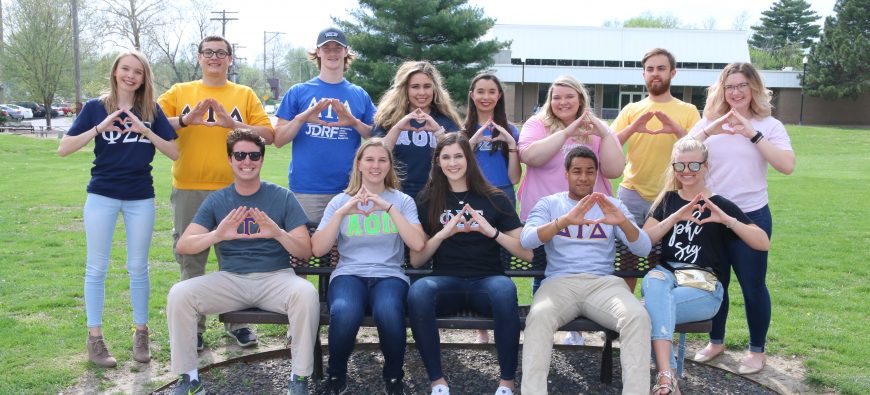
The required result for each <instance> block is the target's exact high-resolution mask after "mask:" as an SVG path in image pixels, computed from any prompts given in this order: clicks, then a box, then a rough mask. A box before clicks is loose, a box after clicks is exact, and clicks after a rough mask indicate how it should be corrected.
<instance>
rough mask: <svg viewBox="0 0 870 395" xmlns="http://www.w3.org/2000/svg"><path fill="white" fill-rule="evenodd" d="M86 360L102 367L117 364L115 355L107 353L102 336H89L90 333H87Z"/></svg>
mask: <svg viewBox="0 0 870 395" xmlns="http://www.w3.org/2000/svg"><path fill="white" fill-rule="evenodd" d="M88 360H90V361H91V362H93V363H95V364H97V365H98V366H102V367H104V368H114V367H115V366H117V365H118V362H117V361H115V357H113V356H112V354H109V349H108V348H106V342H105V341H103V337H102V336H91V335H90V334H88Z"/></svg>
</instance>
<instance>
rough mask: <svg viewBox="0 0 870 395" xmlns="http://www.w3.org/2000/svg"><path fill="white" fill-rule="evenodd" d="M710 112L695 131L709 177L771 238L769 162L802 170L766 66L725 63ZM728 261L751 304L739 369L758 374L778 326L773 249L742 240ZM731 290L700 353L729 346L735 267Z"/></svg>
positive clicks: (711, 354)
mask: <svg viewBox="0 0 870 395" xmlns="http://www.w3.org/2000/svg"><path fill="white" fill-rule="evenodd" d="M708 92H709V93H708V97H707V105H706V107H705V109H704V118H703V119H701V121H699V122H698V123H697V124H695V127H694V128H693V129H692V131H691V132H689V134H690V135H691V136H692V137H694V138H695V139H696V140H699V141H703V142H704V144H705V145H706V146H707V149H708V151H709V154H710V156H709V162H710V164H711V166H710V169H711V170H710V172H709V174H708V176H707V184H708V186H709V188H710V190H712V191H713V192H715V193H718V194H720V195H722V196H723V197H725V198H727V199H728V200H731V201H732V202H734V203H735V204H736V205H737V207H740V209H741V210H743V212H744V213H746V215H747V216H748V217H749V218H750V219H751V220H752V222H754V223H755V224H756V225H758V226H759V227H761V228H762V229H764V231H765V232H767V235H768V237H770V235H771V233H772V232H773V223H772V220H771V216H770V208H768V206H767V168H768V164H769V165H770V166H772V167H773V168H774V169H776V170H777V171H779V172H780V173H783V174H791V172H792V171H794V166H795V156H794V151H793V150H792V148H791V141H790V140H789V137H788V133H786V131H785V127H784V126H783V125H782V123H781V122H780V121H778V120H777V119H776V118H773V117H772V116H770V113H771V105H770V95H771V92H770V91H769V90H768V89H767V88H765V87H764V82H763V81H762V80H761V76H760V75H759V74H758V71H757V70H756V69H755V67H753V66H752V65H751V64H749V63H731V64H729V65H728V66H725V69H723V70H722V74H721V75H720V76H719V80H718V81H717V82H716V83H715V84H713V86H711V87H710V89H709V91H708ZM727 254H728V259H727V260H726V265H727V264H730V267H731V268H733V269H734V273H735V274H736V275H737V280H738V281H739V282H740V288H741V289H742V290H743V299H744V302H745V306H746V321H747V324H748V326H749V353H748V354H747V355H746V356H745V357H744V358H743V359H742V360H741V361H740V367H739V369H738V371H739V372H740V373H741V374H750V373H756V372H759V371H761V369H763V368H764V365H765V359H764V346H765V342H766V339H767V330H768V328H769V327H770V294H769V293H768V291H767V284H766V282H765V281H766V280H765V279H766V276H767V252H766V251H757V250H754V249H752V248H751V247H749V246H748V245H747V244H746V243H745V242H743V241H742V240H734V241H732V242H730V243H729V245H728V248H727ZM723 271H724V272H723V273H722V278H720V280H721V281H722V285H723V286H724V288H725V297H724V300H723V301H722V307H721V308H720V309H719V312H718V313H717V314H716V316H715V317H713V330H712V331H711V332H710V344H708V345H707V347H705V348H704V349H703V350H701V351H699V352H698V353H697V354H695V360H696V361H700V362H706V361H709V360H711V359H713V358H715V357H716V356H718V355H720V354H721V353H722V352H723V351H724V350H725V345H724V341H725V321H726V320H727V318H728V283H729V280H730V277H731V271H730V268H729V267H725V268H723Z"/></svg>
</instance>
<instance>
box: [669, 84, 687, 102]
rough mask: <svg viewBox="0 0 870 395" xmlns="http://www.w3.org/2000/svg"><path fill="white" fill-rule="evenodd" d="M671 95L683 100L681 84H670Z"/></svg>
mask: <svg viewBox="0 0 870 395" xmlns="http://www.w3.org/2000/svg"><path fill="white" fill-rule="evenodd" d="M671 96H673V97H674V98H676V99H677V100H683V87H682V86H671ZM683 101H685V100H683Z"/></svg>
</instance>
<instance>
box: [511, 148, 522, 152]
mask: <svg viewBox="0 0 870 395" xmlns="http://www.w3.org/2000/svg"><path fill="white" fill-rule="evenodd" d="M508 152H520V150H518V149H516V148H508Z"/></svg>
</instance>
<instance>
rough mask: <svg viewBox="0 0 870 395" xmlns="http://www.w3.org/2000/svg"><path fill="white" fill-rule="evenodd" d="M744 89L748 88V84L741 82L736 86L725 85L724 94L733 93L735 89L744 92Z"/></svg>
mask: <svg viewBox="0 0 870 395" xmlns="http://www.w3.org/2000/svg"><path fill="white" fill-rule="evenodd" d="M746 88H749V83H748V82H741V83H739V84H737V85H725V92H733V91H734V90H735V89H737V90H739V91H745V90H746Z"/></svg>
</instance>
